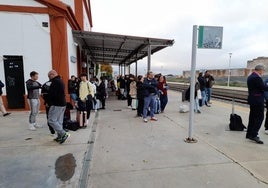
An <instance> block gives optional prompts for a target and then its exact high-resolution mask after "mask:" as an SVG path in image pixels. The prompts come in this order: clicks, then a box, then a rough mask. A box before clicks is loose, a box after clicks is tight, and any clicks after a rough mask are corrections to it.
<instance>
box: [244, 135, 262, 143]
mask: <svg viewBox="0 0 268 188" xmlns="http://www.w3.org/2000/svg"><path fill="white" fill-rule="evenodd" d="M246 138H248V139H250V140H252V141H255V142H256V143H257V144H263V141H261V140H260V138H259V137H258V136H255V137H250V136H246Z"/></svg>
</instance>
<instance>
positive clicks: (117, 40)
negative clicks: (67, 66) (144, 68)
mask: <svg viewBox="0 0 268 188" xmlns="http://www.w3.org/2000/svg"><path fill="white" fill-rule="evenodd" d="M73 36H74V38H75V40H76V41H77V42H79V43H80V44H82V45H83V46H82V48H83V49H84V50H86V51H87V52H88V54H89V56H90V58H91V59H92V61H93V62H94V63H100V64H103V63H110V64H116V65H122V64H125V65H130V64H131V63H134V62H136V61H138V60H140V59H142V58H144V57H146V56H147V55H148V46H149V45H150V46H151V54H153V53H155V52H157V51H159V50H162V49H163V48H165V47H167V46H172V45H173V43H174V40H168V39H157V38H148V37H135V36H127V35H117V34H108V33H98V32H88V31H76V30H74V31H73Z"/></svg>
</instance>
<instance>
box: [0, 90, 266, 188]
mask: <svg viewBox="0 0 268 188" xmlns="http://www.w3.org/2000/svg"><path fill="white" fill-rule="evenodd" d="M181 104H187V102H181V93H179V92H174V91H169V103H168V105H167V108H166V110H165V112H164V113H161V114H157V115H156V117H157V118H158V121H156V122H155V121H149V122H148V123H144V122H143V121H142V119H141V118H139V117H136V111H133V110H131V109H128V108H127V102H126V101H122V100H117V99H116V97H115V96H109V98H108V100H107V104H106V105H107V106H106V110H100V111H98V112H96V113H95V112H93V113H92V118H91V122H90V126H89V127H88V128H86V129H80V130H78V131H76V132H70V133H71V137H70V139H68V140H67V141H66V143H64V144H62V145H59V144H57V143H55V142H54V141H52V140H53V138H52V137H51V136H50V135H49V132H48V129H47V127H43V128H40V129H38V130H37V131H29V130H27V128H28V123H27V120H28V115H29V114H28V112H13V113H12V114H11V115H10V116H7V117H1V118H0V122H1V125H0V187H20V188H24V187H25V188H26V187H40V188H43V187H44V188H45V187H88V188H177V187H187V188H196V187H199V188H203V187H204V188H207V187H208V188H214V187H218V188H226V187H230V188H234V187H236V188H240V187H241V188H242V187H243V188H252V187H261V188H262V187H268V184H267V183H268V168H267V165H268V148H267V144H268V135H265V134H264V130H263V127H262V129H261V131H260V137H261V139H262V140H263V141H264V144H263V145H258V144H255V143H253V142H251V141H249V140H246V139H245V132H232V131H229V128H228V124H229V116H230V113H231V104H230V103H225V102H222V101H216V100H213V101H212V105H211V107H201V114H195V116H194V138H196V139H197V140H198V142H197V143H192V144H190V143H185V142H184V139H185V138H186V137H188V125H189V113H179V105H181ZM235 112H236V113H238V114H239V115H241V116H242V119H243V122H244V124H245V125H247V121H248V113H249V109H248V107H247V106H245V105H244V106H236V108H235ZM74 113H75V112H73V113H72V115H73V116H74ZM38 119H39V122H40V123H42V124H45V123H46V120H45V114H43V113H41V114H39V117H38Z"/></svg>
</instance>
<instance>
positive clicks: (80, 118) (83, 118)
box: [76, 111, 87, 128]
mask: <svg viewBox="0 0 268 188" xmlns="http://www.w3.org/2000/svg"><path fill="white" fill-rule="evenodd" d="M76 120H77V122H78V123H79V127H80V128H81V127H86V126H87V112H86V111H77V116H76Z"/></svg>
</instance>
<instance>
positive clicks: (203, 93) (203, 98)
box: [201, 90, 207, 106]
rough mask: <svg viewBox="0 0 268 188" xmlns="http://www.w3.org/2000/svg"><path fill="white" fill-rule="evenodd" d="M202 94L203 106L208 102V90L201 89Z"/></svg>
mask: <svg viewBox="0 0 268 188" xmlns="http://www.w3.org/2000/svg"><path fill="white" fill-rule="evenodd" d="M201 96H202V106H203V105H205V104H206V101H207V95H206V90H203V91H201Z"/></svg>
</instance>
